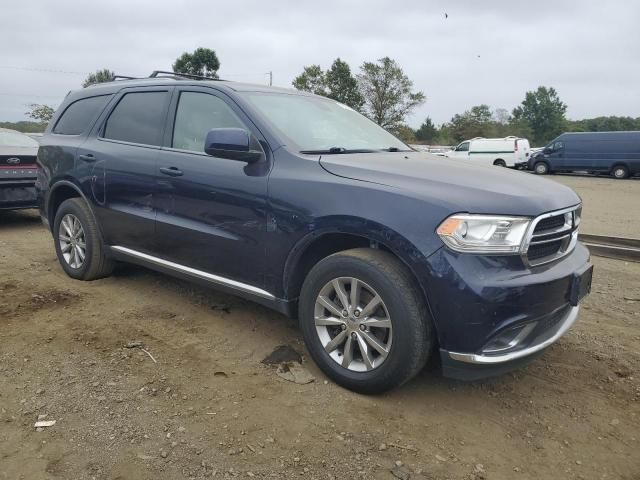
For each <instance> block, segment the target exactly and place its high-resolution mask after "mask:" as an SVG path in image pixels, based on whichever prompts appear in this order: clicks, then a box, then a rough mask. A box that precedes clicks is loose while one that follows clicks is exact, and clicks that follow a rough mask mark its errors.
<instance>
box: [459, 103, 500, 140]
mask: <svg viewBox="0 0 640 480" xmlns="http://www.w3.org/2000/svg"><path fill="white" fill-rule="evenodd" d="M449 129H450V131H451V135H452V137H453V138H454V139H455V141H456V142H461V141H463V140H468V139H470V138H474V137H492V136H494V135H496V130H497V129H496V122H495V121H494V120H493V113H492V112H491V108H490V107H489V105H484V104H483V105H476V106H474V107H471V109H470V110H467V111H465V112H464V113H462V114H459V113H457V114H455V115H454V116H453V118H452V119H451V122H449Z"/></svg>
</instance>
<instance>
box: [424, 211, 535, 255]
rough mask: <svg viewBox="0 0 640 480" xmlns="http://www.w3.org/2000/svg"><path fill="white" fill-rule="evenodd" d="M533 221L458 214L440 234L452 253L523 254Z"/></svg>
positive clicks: (447, 221)
mask: <svg viewBox="0 0 640 480" xmlns="http://www.w3.org/2000/svg"><path fill="white" fill-rule="evenodd" d="M530 223H531V219H530V218H527V217H505V216H500V215H495V216H494V215H469V214H456V215H452V216H450V217H449V218H447V219H446V220H445V221H444V222H442V223H441V224H440V226H439V227H438V228H437V230H436V233H437V234H438V235H439V236H440V238H441V239H442V241H443V242H444V243H445V244H446V245H447V246H448V247H449V248H451V249H452V250H455V251H457V252H465V253H485V254H510V253H513V254H515V253H519V252H520V247H521V245H522V242H523V240H524V236H525V234H526V232H527V228H528V227H529V224H530Z"/></svg>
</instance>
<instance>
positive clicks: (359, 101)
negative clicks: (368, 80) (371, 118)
mask: <svg viewBox="0 0 640 480" xmlns="http://www.w3.org/2000/svg"><path fill="white" fill-rule="evenodd" d="M324 85H325V87H326V89H327V96H328V97H329V98H333V99H334V100H336V101H338V102H340V103H344V104H345V105H348V106H349V107H351V108H353V109H354V110H360V109H361V108H362V105H364V98H363V97H362V94H361V93H360V90H359V88H358V81H357V80H356V78H355V77H354V76H353V75H351V69H350V68H349V64H348V63H347V62H344V61H342V60H340V58H336V59H335V60H334V61H333V64H332V65H331V68H330V69H329V70H327V73H326V74H325V75H324Z"/></svg>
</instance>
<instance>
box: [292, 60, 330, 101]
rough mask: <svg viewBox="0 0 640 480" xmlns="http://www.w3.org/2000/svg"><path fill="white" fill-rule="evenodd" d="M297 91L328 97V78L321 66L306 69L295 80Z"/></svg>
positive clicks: (294, 84)
mask: <svg viewBox="0 0 640 480" xmlns="http://www.w3.org/2000/svg"><path fill="white" fill-rule="evenodd" d="M293 86H294V88H295V89H296V90H301V91H303V92H309V93H314V94H316V95H323V96H325V97H326V96H327V94H328V92H327V86H326V76H325V73H324V71H323V70H322V67H320V65H309V66H308V67H304V70H303V71H302V73H301V74H300V75H298V76H297V77H296V78H294V79H293Z"/></svg>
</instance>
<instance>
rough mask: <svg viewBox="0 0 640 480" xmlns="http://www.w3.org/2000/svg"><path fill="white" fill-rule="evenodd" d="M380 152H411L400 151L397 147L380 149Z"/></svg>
mask: <svg viewBox="0 0 640 480" xmlns="http://www.w3.org/2000/svg"><path fill="white" fill-rule="evenodd" d="M380 151H381V152H411V151H413V150H404V149H403V150H400V149H399V148H398V147H389V148H381V149H380Z"/></svg>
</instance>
